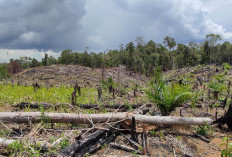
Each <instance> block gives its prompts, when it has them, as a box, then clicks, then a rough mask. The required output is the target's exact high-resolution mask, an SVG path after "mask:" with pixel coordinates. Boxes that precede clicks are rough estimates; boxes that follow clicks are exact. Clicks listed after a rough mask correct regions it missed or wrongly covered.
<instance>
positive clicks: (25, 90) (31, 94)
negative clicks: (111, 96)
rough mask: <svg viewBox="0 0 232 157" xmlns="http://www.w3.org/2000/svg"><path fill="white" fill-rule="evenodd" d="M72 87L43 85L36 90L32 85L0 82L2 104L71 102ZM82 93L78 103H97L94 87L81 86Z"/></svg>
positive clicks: (0, 102) (0, 104)
mask: <svg viewBox="0 0 232 157" xmlns="http://www.w3.org/2000/svg"><path fill="white" fill-rule="evenodd" d="M72 92H73V88H71V87H65V86H63V87H51V88H45V87H41V88H39V89H38V90H36V91H34V89H33V87H32V86H23V85H11V84H0V106H2V105H5V104H11V105H12V104H15V103H20V102H23V101H26V102H46V103H52V104H60V103H71V93H72ZM81 92H82V95H81V96H80V97H79V96H77V101H76V102H77V104H91V103H92V104H94V103H97V91H96V89H94V88H81Z"/></svg>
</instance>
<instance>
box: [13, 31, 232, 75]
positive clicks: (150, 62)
mask: <svg viewBox="0 0 232 157" xmlns="http://www.w3.org/2000/svg"><path fill="white" fill-rule="evenodd" d="M220 40H222V38H221V37H220V35H216V34H208V35H206V39H205V40H204V41H203V42H201V43H196V42H190V43H189V44H177V43H176V41H175V39H174V38H172V37H169V36H166V37H165V38H164V41H163V43H162V44H160V43H155V42H154V41H152V40H150V41H148V42H145V41H144V40H143V38H142V37H137V38H136V40H135V43H133V42H129V43H128V44H126V45H123V44H121V45H120V46H119V49H115V50H108V51H106V52H100V53H95V52H91V53H88V52H87V51H85V52H82V53H80V52H73V51H72V50H64V51H62V53H61V56H60V57H59V58H58V59H56V58H54V57H53V56H48V55H47V54H45V56H44V58H43V59H42V61H41V62H39V61H38V60H36V59H35V58H29V57H21V58H20V59H16V60H13V59H11V60H10V65H11V66H13V67H14V66H15V67H17V66H20V67H21V68H23V69H25V68H32V67H36V66H47V65H53V64H65V65H69V64H73V65H82V66H87V67H92V68H101V67H104V68H107V67H116V66H119V65H125V66H126V67H127V69H128V70H132V71H135V72H139V73H142V74H145V75H148V76H149V75H150V74H151V73H153V71H154V68H156V67H157V66H159V67H161V68H162V69H163V70H164V71H165V70H171V69H177V68H183V67H188V66H196V65H199V64H205V65H206V64H222V63H228V64H232V44H231V43H230V42H228V41H225V42H223V43H220V42H219V41H220ZM11 71H12V73H15V72H17V69H16V70H14V68H12V67H11Z"/></svg>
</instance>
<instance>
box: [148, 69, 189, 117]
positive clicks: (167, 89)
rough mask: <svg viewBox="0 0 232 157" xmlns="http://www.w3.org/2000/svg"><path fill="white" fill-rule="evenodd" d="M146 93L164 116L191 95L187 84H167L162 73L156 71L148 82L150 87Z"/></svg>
mask: <svg viewBox="0 0 232 157" xmlns="http://www.w3.org/2000/svg"><path fill="white" fill-rule="evenodd" d="M146 93H147V96H148V97H149V99H150V100H151V101H152V102H154V103H155V104H156V105H157V107H158V108H159V109H160V111H161V114H162V115H164V116H166V115H169V114H170V113H171V112H172V111H173V110H175V108H176V107H179V106H181V105H182V104H183V103H185V102H187V101H188V100H190V99H191V96H192V92H191V88H190V86H189V85H183V84H182V85H179V84H175V83H173V84H167V81H166V80H165V78H164V77H163V76H162V74H161V73H160V72H157V71H156V72H155V76H154V79H153V80H152V81H151V83H150V89H149V90H147V91H146Z"/></svg>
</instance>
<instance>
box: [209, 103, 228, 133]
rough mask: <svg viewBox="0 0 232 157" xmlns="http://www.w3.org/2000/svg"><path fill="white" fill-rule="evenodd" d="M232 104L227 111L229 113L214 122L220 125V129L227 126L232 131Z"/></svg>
mask: <svg viewBox="0 0 232 157" xmlns="http://www.w3.org/2000/svg"><path fill="white" fill-rule="evenodd" d="M231 122H232V104H230V107H229V109H228V111H227V113H226V114H225V115H224V116H222V117H221V118H218V119H217V120H216V121H214V122H213V123H214V124H219V127H221V125H224V124H226V125H227V126H228V128H229V129H232V123H231Z"/></svg>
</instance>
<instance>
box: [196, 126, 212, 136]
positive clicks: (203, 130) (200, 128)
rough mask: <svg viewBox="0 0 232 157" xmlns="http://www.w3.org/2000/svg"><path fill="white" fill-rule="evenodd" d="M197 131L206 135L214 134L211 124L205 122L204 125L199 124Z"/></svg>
mask: <svg viewBox="0 0 232 157" xmlns="http://www.w3.org/2000/svg"><path fill="white" fill-rule="evenodd" d="M196 132H197V134H199V135H202V136H206V135H209V134H210V133H211V134H213V129H212V128H211V127H210V125H208V124H205V125H203V126H198V127H197V128H196Z"/></svg>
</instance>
